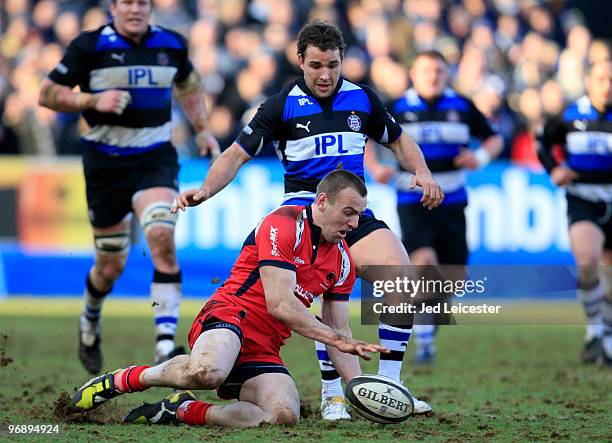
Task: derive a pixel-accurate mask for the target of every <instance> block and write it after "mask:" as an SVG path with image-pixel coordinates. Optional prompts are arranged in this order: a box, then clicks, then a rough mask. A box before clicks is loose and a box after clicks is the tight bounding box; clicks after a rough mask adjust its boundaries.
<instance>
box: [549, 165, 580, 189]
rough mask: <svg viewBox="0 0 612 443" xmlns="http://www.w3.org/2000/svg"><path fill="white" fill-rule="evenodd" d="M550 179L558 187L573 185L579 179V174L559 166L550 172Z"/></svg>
mask: <svg viewBox="0 0 612 443" xmlns="http://www.w3.org/2000/svg"><path fill="white" fill-rule="evenodd" d="M550 178H551V180H552V181H553V183H554V184H555V185H557V186H567V185H571V184H572V183H573V182H574V180H576V179H577V178H578V173H576V171H574V170H573V169H570V168H565V167H563V166H557V167H556V168H553V170H552V171H550Z"/></svg>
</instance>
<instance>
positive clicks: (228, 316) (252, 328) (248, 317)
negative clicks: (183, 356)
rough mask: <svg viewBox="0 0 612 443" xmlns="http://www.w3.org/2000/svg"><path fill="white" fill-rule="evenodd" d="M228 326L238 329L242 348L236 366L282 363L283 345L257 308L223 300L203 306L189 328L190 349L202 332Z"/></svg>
mask: <svg viewBox="0 0 612 443" xmlns="http://www.w3.org/2000/svg"><path fill="white" fill-rule="evenodd" d="M215 328H226V329H230V330H231V331H233V332H235V333H236V335H238V337H239V338H240V342H241V344H242V347H241V348H240V354H239V355H238V359H237V360H236V366H238V365H241V364H243V363H248V362H267V363H276V364H279V365H283V366H284V363H283V360H282V359H281V357H280V348H281V346H282V345H283V341H282V339H281V338H280V337H279V335H278V334H277V333H275V330H274V328H273V326H272V325H271V324H270V323H269V322H268V321H266V319H265V318H262V317H261V316H258V315H257V313H256V312H255V311H251V312H249V310H248V309H247V308H245V307H242V306H240V305H237V304H233V303H228V302H226V301H223V300H218V299H214V298H213V299H211V300H210V301H209V302H208V303H206V304H205V305H204V307H203V308H202V310H201V311H200V313H199V314H198V316H197V317H196V319H195V321H194V322H193V325H192V326H191V330H190V331H189V335H188V339H189V348H191V349H193V345H194V344H195V342H196V340H197V339H198V337H199V336H200V334H202V332H204V331H207V330H210V329H215Z"/></svg>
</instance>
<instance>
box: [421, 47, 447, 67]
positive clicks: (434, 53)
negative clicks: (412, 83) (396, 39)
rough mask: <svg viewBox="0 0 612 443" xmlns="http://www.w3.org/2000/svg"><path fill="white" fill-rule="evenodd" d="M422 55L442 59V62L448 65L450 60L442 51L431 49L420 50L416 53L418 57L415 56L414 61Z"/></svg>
mask: <svg viewBox="0 0 612 443" xmlns="http://www.w3.org/2000/svg"><path fill="white" fill-rule="evenodd" d="M421 57H426V58H431V59H434V60H440V61H441V62H442V63H444V64H445V65H446V66H448V60H446V57H444V56H443V55H442V53H441V52H440V51H436V50H435V49H430V50H428V51H421V52H419V53H418V54H417V55H416V57H414V61H415V62H416V61H417V60H418V59H419V58H421Z"/></svg>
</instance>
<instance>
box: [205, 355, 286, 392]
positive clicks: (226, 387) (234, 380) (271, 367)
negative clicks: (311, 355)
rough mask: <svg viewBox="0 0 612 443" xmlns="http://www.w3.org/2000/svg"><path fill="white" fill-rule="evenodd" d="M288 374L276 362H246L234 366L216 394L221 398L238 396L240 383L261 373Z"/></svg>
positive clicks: (240, 387)
mask: <svg viewBox="0 0 612 443" xmlns="http://www.w3.org/2000/svg"><path fill="white" fill-rule="evenodd" d="M269 373H275V374H287V375H288V376H290V377H291V374H289V370H288V369H287V368H286V367H284V366H283V365H279V364H278V363H268V362H248V363H243V364H241V365H237V366H234V368H233V369H232V371H231V372H230V373H229V375H228V376H227V378H226V379H225V381H224V382H223V384H222V385H221V386H219V387H218V388H217V395H218V396H219V398H221V399H223V400H231V399H234V398H240V390H241V389H242V385H243V384H244V383H245V382H246V381H247V380H249V379H251V378H253V377H257V376H258V375H261V374H269Z"/></svg>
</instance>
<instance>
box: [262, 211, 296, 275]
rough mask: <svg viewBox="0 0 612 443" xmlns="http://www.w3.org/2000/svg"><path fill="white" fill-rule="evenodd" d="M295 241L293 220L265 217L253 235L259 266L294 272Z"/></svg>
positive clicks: (280, 217) (276, 216) (275, 216)
mask: <svg viewBox="0 0 612 443" xmlns="http://www.w3.org/2000/svg"><path fill="white" fill-rule="evenodd" d="M295 239H296V227H295V220H292V219H291V218H290V217H287V216H283V215H277V214H274V213H273V214H270V215H268V216H266V217H265V218H264V219H263V220H262V221H261V223H260V225H259V227H258V228H257V232H256V233H255V244H256V245H257V252H258V260H259V266H276V267H278V268H282V269H288V270H290V271H295V270H296V267H295V262H294V259H293V249H294V248H295Z"/></svg>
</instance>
